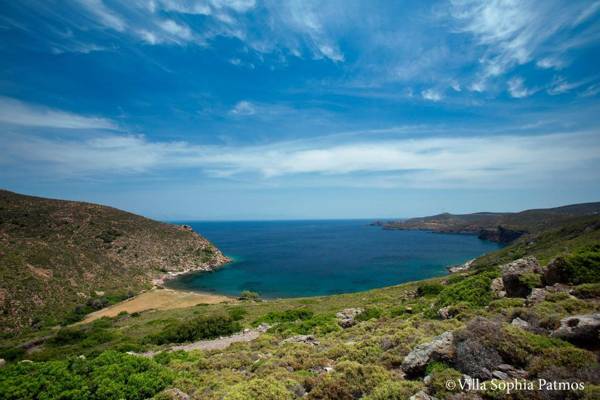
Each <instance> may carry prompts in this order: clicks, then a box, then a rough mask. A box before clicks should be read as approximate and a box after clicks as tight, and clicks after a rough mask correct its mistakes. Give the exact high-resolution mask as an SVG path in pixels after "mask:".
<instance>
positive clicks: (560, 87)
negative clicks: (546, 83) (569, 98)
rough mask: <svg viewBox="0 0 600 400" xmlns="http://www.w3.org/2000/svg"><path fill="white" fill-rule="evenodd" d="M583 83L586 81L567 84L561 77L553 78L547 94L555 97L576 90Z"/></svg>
mask: <svg viewBox="0 0 600 400" xmlns="http://www.w3.org/2000/svg"><path fill="white" fill-rule="evenodd" d="M585 83H586V81H578V82H568V81H567V80H566V79H565V78H563V77H555V78H554V80H553V81H552V83H551V85H550V87H549V88H548V90H547V92H548V94H549V95H551V96H556V95H559V94H563V93H567V92H570V91H571V90H573V89H576V88H578V87H579V86H581V85H583V84H585Z"/></svg>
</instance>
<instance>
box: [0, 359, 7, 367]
mask: <svg viewBox="0 0 600 400" xmlns="http://www.w3.org/2000/svg"><path fill="white" fill-rule="evenodd" d="M5 365H6V360H5V359H4V358H0V368H2V367H4V366H5Z"/></svg>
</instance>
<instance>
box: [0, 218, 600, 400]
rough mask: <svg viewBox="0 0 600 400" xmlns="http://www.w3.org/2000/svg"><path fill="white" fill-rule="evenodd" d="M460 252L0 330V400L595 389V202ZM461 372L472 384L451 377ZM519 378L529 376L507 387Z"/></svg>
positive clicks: (384, 399)
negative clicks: (433, 265) (323, 280)
mask: <svg viewBox="0 0 600 400" xmlns="http://www.w3.org/2000/svg"><path fill="white" fill-rule="evenodd" d="M472 265H473V266H472V267H471V268H470V269H468V270H464V271H461V272H458V273H455V274H451V275H449V276H444V277H439V278H434V279H429V280H426V281H420V282H411V283H407V284H403V285H397V286H392V287H387V288H381V289H375V290H370V291H367V292H359V293H352V294H343V295H334V296H323V297H312V298H295V299H277V300H262V301H261V300H251V299H250V298H249V299H247V300H242V301H230V302H227V303H225V302H224V303H220V304H200V305H196V306H193V307H189V308H179V309H172V310H149V311H143V312H134V313H131V314H128V313H127V312H122V313H120V314H118V315H116V316H114V317H111V318H107V317H105V318H101V319H98V320H96V321H94V322H92V323H89V324H80V325H76V326H70V327H64V328H62V329H60V330H58V331H57V330H52V329H50V328H41V329H40V330H39V331H37V332H28V333H26V334H24V335H20V336H15V337H10V338H5V339H4V340H0V358H4V359H5V360H6V365H5V366H4V367H3V368H0V398H6V399H14V400H17V399H19V400H20V399H25V398H31V399H35V398H42V396H43V398H47V399H59V398H60V399H65V398H67V399H80V398H81V399H83V398H98V399H99V398H115V399H117V398H119V399H120V398H123V399H128V400H138V399H139V400H141V399H149V398H153V399H155V400H165V399H171V400H173V399H202V400H246V399H252V400H281V399H286V400H293V399H310V400H353V399H364V400H396V399H403V400H404V399H410V400H435V399H448V400H482V399H486V400H487V399H490V400H491V399H538V400H563V399H582V400H594V399H598V398H600V364H599V362H598V360H599V355H600V347H599V343H600V340H599V338H600V215H592V216H584V217H578V216H575V217H571V218H569V219H567V220H565V221H564V222H563V223H560V222H558V223H556V224H553V226H552V227H550V228H543V229H542V228H541V229H540V230H538V231H535V232H533V233H528V234H527V235H526V236H522V237H521V238H519V239H517V240H516V241H514V242H513V243H512V244H510V245H508V246H506V247H505V248H503V249H501V250H499V251H497V252H493V253H490V254H487V255H484V256H482V257H479V258H478V259H476V260H475V262H474V263H473V264H472ZM23 360H30V361H29V362H24V361H23ZM469 379H477V380H478V381H479V382H480V386H478V387H477V388H475V389H470V390H469V389H461V388H460V383H461V382H462V383H463V384H467V382H473V381H469ZM517 380H518V381H519V382H522V383H523V382H524V383H527V385H532V386H527V385H523V386H522V388H520V389H518V388H515V387H514V386H513V387H512V388H510V387H508V385H511V384H512V385H514V384H515V382H517ZM448 382H452V383H451V384H448ZM542 382H547V383H548V385H550V386H544V385H542ZM555 382H556V385H558V386H554V383H555ZM507 390H508V391H510V393H507Z"/></svg>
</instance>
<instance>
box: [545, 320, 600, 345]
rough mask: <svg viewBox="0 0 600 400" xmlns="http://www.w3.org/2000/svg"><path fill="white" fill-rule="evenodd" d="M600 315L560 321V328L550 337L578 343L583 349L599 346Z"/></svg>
mask: <svg viewBox="0 0 600 400" xmlns="http://www.w3.org/2000/svg"><path fill="white" fill-rule="evenodd" d="M598 335H600V313H595V314H585V315H574V316H571V317H567V318H563V319H561V320H560V327H559V328H558V329H556V330H555V331H554V332H552V333H551V334H550V336H552V337H555V338H559V339H564V340H567V341H569V342H573V343H577V344H579V345H581V346H582V347H586V345H588V346H593V345H597V343H598Z"/></svg>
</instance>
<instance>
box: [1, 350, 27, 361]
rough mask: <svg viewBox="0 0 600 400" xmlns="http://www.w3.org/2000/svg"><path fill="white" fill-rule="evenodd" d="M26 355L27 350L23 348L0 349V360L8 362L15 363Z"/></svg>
mask: <svg viewBox="0 0 600 400" xmlns="http://www.w3.org/2000/svg"><path fill="white" fill-rule="evenodd" d="M24 354H25V349H23V348H22V347H0V358H4V359H5V360H7V361H15V360H18V359H20V358H21V357H22V356H23V355H24Z"/></svg>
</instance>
